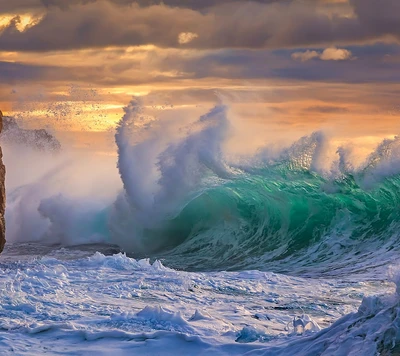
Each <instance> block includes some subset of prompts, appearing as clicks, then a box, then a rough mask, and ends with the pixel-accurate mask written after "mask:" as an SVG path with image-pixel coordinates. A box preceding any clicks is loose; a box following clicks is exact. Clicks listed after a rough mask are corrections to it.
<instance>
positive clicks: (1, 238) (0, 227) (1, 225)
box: [0, 111, 6, 252]
mask: <svg viewBox="0 0 400 356" xmlns="http://www.w3.org/2000/svg"><path fill="white" fill-rule="evenodd" d="M2 130H3V113H2V112H1V111H0V132H2ZM5 179H6V169H5V167H4V164H3V153H2V151H1V148H0V252H1V251H3V248H4V245H5V243H6V222H5V218H4V214H5V210H6V188H5Z"/></svg>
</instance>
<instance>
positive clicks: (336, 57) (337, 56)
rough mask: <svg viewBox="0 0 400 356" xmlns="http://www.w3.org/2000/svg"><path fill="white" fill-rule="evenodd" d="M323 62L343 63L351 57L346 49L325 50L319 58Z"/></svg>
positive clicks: (332, 48) (333, 48)
mask: <svg viewBox="0 0 400 356" xmlns="http://www.w3.org/2000/svg"><path fill="white" fill-rule="evenodd" d="M319 58H321V59H322V60H323V61H344V60H347V59H352V58H353V55H352V53H351V52H350V51H348V50H347V49H340V48H335V47H331V48H326V49H325V50H324V51H323V52H322V53H321V55H320V56H319Z"/></svg>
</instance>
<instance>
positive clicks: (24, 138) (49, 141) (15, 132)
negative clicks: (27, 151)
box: [0, 116, 61, 152]
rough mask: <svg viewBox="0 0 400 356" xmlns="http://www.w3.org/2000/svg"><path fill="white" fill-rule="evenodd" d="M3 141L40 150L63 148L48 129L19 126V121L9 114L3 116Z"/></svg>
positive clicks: (1, 136) (0, 137) (1, 135)
mask: <svg viewBox="0 0 400 356" xmlns="http://www.w3.org/2000/svg"><path fill="white" fill-rule="evenodd" d="M0 139H1V142H2V143H5V144H11V145H18V146H28V147H31V148H34V149H37V150H40V151H54V152H57V151H59V150H60V149H61V144H60V142H59V141H58V140H57V139H56V138H55V137H54V136H52V135H51V134H49V133H48V132H47V131H46V130H44V129H40V130H25V129H22V128H20V127H19V125H18V123H17V121H16V120H15V119H14V118H12V117H9V116H4V117H3V131H2V132H1V134H0Z"/></svg>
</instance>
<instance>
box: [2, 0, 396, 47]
mask: <svg viewBox="0 0 400 356" xmlns="http://www.w3.org/2000/svg"><path fill="white" fill-rule="evenodd" d="M0 1H2V2H4V1H6V0H0ZM7 1H8V0H7ZM19 1H22V2H23V3H24V4H25V3H26V4H27V6H28V5H29V4H31V1H29V0H17V2H16V3H15V6H17V4H18V2H19ZM33 1H34V0H32V3H33ZM113 1H114V2H117V3H118V4H119V5H123V4H124V3H126V2H127V3H128V4H129V6H119V5H115V4H112V3H110V2H106V1H92V0H72V1H70V2H68V3H67V4H68V7H65V6H64V8H63V9H60V6H62V5H63V4H64V5H65V4H66V2H65V1H64V0H63V1H61V0H41V3H42V5H43V4H44V5H46V6H47V7H48V8H47V13H46V15H45V16H44V18H43V19H42V21H41V22H40V23H39V24H37V25H36V26H33V27H31V28H28V29H26V31H24V32H22V33H21V32H19V31H17V30H16V24H17V22H18V18H16V19H15V20H14V21H13V22H11V23H10V24H9V26H8V27H7V28H5V29H4V30H3V32H2V33H1V35H0V48H1V49H3V50H21V51H23V50H25V51H48V50H63V49H77V48H88V47H92V48H96V47H104V46H125V45H144V44H155V45H157V46H160V47H179V46H185V47H187V48H202V49H205V48H229V47H230V48H281V47H304V46H312V45H314V46H316V45H320V46H326V45H329V44H352V43H359V42H363V41H376V40H378V39H381V38H383V37H388V36H391V37H392V38H393V39H396V40H399V39H400V21H399V16H400V15H399V14H400V1H398V0H380V1H377V0H351V5H352V6H353V9H354V13H355V14H356V16H355V17H347V16H340V15H338V14H336V15H333V16H329V15H328V14H326V13H324V12H323V11H319V10H320V8H319V5H318V2H316V1H308V2H307V1H305V2H303V1H292V2H289V1H284V2H275V1H258V2H254V1H244V0H243V1H226V0H225V1H218V2H217V1H211V0H209V1H205V2H204V1H201V2H200V1H187V2H184V1H177V0H169V1H164V3H165V4H164V5H157V6H146V7H141V6H139V5H138V4H137V3H133V4H131V1H128V0H113ZM77 3H79V5H77ZM141 3H142V5H143V4H144V1H142V2H141ZM156 3H158V1H156ZM200 3H201V4H203V5H201V6H200V5H199V4H200ZM0 4H1V3H0ZM4 4H5V2H4ZM8 4H9V3H8ZM57 4H58V5H59V6H55V5H57ZM146 4H148V2H146ZM177 4H186V5H187V6H186V8H183V7H174V6H175V5H177ZM168 5H170V6H168ZM204 6H211V8H209V9H208V11H206V12H201V11H196V10H198V9H199V7H204ZM8 7H10V5H8ZM378 10H379V11H378ZM185 32H186V33H192V34H196V36H194V37H193V38H191V40H189V41H186V43H180V42H179V41H178V38H179V35H180V34H181V33H185Z"/></svg>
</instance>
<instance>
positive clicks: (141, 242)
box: [7, 99, 400, 275]
mask: <svg viewBox="0 0 400 356" xmlns="http://www.w3.org/2000/svg"><path fill="white" fill-rule="evenodd" d="M228 116H229V115H228V108H227V107H226V106H224V105H219V106H216V107H215V108H213V109H212V110H210V111H209V112H208V113H207V114H206V115H204V116H202V117H200V118H199V119H198V120H197V121H196V122H193V123H191V124H188V125H184V126H179V125H178V126H176V125H175V126H174V125H171V123H169V122H165V123H163V121H162V120H154V118H150V117H148V116H147V115H146V114H145V110H144V108H143V106H142V104H141V102H140V100H138V99H135V100H133V101H132V102H131V103H130V105H129V106H128V107H127V108H126V109H125V115H124V117H123V118H122V119H121V121H120V123H119V125H118V127H117V130H116V135H115V141H116V144H117V148H118V158H117V160H118V172H119V175H120V178H121V182H122V185H123V187H122V189H121V192H120V193H119V194H118V196H117V198H115V195H113V198H112V200H111V198H108V200H107V199H105V200H104V199H103V200H102V201H101V202H98V199H97V198H96V199H90V197H85V199H83V198H82V197H79V199H78V198H71V197H68V195H66V194H48V196H47V197H46V198H39V197H38V189H37V184H38V183H31V184H27V185H24V186H23V187H18V188H16V189H13V190H12V192H11V193H10V194H9V197H8V198H9V208H8V213H7V219H8V220H7V223H9V224H10V225H11V228H10V231H11V232H10V235H9V241H10V242H21V241H23V240H24V239H26V238H27V236H28V235H29V233H28V231H32V230H34V231H36V233H35V234H33V235H34V236H35V240H36V241H41V242H47V243H61V244H63V245H74V244H86V243H93V242H96V243H97V242H105V243H112V244H117V245H118V246H120V247H121V249H123V250H124V251H126V252H128V253H130V254H132V255H133V256H134V257H144V256H146V257H157V258H160V259H162V260H163V261H164V263H166V264H167V265H169V266H172V267H174V268H180V269H189V270H221V269H225V270H242V269H249V268H256V269H261V270H275V271H279V272H286V273H300V272H301V273H302V274H303V275H304V274H307V272H308V270H309V268H310V271H311V268H312V271H313V273H316V271H318V273H323V274H334V273H336V272H338V271H340V273H343V269H345V270H348V271H351V272H355V271H364V270H366V269H370V268H375V267H377V266H378V265H379V264H384V263H386V262H387V261H390V260H392V259H395V258H396V256H397V254H398V251H399V248H400V244H399V243H398V240H399V233H398V231H400V229H399V227H400V212H399V209H398V206H399V203H400V193H399V192H400V174H399V173H400V138H397V137H395V138H394V139H386V140H384V141H383V142H382V143H381V144H380V145H379V146H378V147H377V148H376V150H375V151H374V152H373V153H372V154H370V156H369V157H368V158H367V160H366V162H365V163H364V164H362V165H359V166H356V165H355V164H354V163H353V162H352V161H351V151H350V150H349V149H348V148H346V147H339V148H337V154H336V159H335V160H333V161H332V162H328V161H327V154H326V151H327V149H328V143H329V140H328V139H327V138H326V137H325V135H324V134H323V133H322V132H314V133H312V134H311V135H309V136H306V137H303V138H301V139H300V140H298V141H297V142H295V143H293V144H292V145H291V146H290V147H289V148H286V149H282V150H281V151H280V152H278V153H271V152H270V151H269V150H267V149H265V150H260V151H259V152H258V153H257V154H256V155H253V156H252V157H246V159H235V160H232V159H231V160H230V159H228V158H227V157H228V156H227V155H226V153H225V150H224V144H225V141H226V140H227V139H228V138H229V136H230V134H231V127H230V122H229V119H228ZM175 124H176V123H175ZM171 127H172V128H173V129H172V128H171ZM176 128H177V129H176ZM175 129H176V130H175ZM327 167H328V168H327ZM59 174H61V173H60V170H56V174H55V175H54V174H53V175H51V180H52V181H54V180H55V178H54V177H55V176H57V175H59ZM41 185H42V186H43V179H42V180H41ZM105 189H106V188H105ZM52 193H54V192H52ZM31 196H35V199H33V200H32V199H30V200H29V197H31ZM25 199H28V200H29V201H25ZM16 207H18V209H22V208H23V209H24V210H26V209H28V210H29V211H34V212H35V214H36V217H35V218H29V219H27V220H25V225H26V224H27V221H28V222H29V223H28V226H26V227H25V228H24V231H23V232H18V233H17V232H15V231H14V230H15V229H14V230H13V226H16V225H18V224H17V222H15V221H13V219H15V216H16V214H14V213H15V211H14V209H16ZM32 214H33V213H32ZM35 224H36V225H35ZM37 225H40V228H38V227H37ZM31 235H32V234H31Z"/></svg>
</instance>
